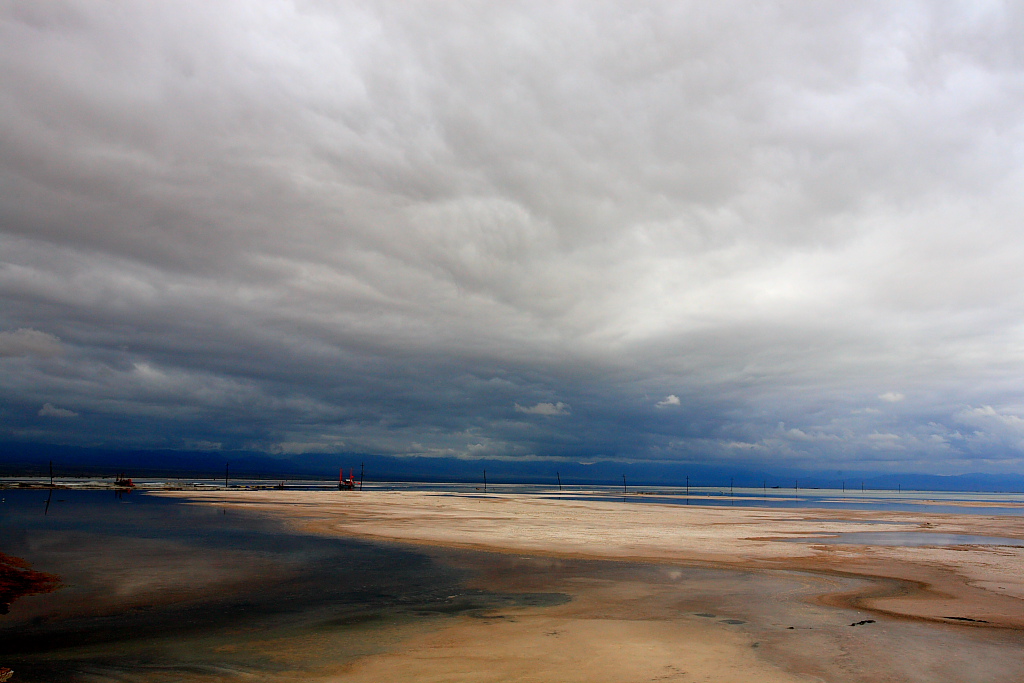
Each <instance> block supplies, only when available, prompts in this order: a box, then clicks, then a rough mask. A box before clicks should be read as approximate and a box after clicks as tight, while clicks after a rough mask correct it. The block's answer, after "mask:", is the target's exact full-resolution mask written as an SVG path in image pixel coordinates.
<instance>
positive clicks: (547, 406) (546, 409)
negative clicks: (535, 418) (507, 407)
mask: <svg viewBox="0 0 1024 683" xmlns="http://www.w3.org/2000/svg"><path fill="white" fill-rule="evenodd" d="M516 412H519V413H527V414H530V415H569V414H570V413H571V412H572V409H571V408H570V406H569V404H567V403H562V402H561V401H559V402H558V403H538V404H537V405H535V406H529V407H526V406H521V405H519V404H518V403H517V404H516Z"/></svg>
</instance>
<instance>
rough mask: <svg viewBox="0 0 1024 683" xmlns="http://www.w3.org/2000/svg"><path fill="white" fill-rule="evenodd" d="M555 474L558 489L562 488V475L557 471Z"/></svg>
mask: <svg viewBox="0 0 1024 683" xmlns="http://www.w3.org/2000/svg"><path fill="white" fill-rule="evenodd" d="M555 476H556V477H558V490H559V491H561V490H562V475H561V474H559V473H558V472H555Z"/></svg>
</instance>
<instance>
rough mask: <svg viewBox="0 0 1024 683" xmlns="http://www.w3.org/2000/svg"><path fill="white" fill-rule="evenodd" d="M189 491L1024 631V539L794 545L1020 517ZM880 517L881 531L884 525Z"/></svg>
mask: <svg viewBox="0 0 1024 683" xmlns="http://www.w3.org/2000/svg"><path fill="white" fill-rule="evenodd" d="M183 495H184V496H186V497H189V498H191V499H193V500H195V501H198V502H211V503H213V502H215V503H216V504H218V505H234V506H239V507H243V508H246V509H250V510H253V511H256V512H262V513H266V514H272V515H275V516H281V517H283V518H285V519H287V520H289V521H290V522H291V523H292V524H295V525H297V526H299V527H301V528H303V529H305V530H308V531H315V532H317V533H325V534H340V535H349V536H361V537H365V538H370V539H381V540H389V541H399V542H407V543H413V544H420V545H437V546H446V547H456V548H467V549H476V550H487V551H496V552H506V553H527V554H532V555H538V556H542V555H548V556H555V557H566V558H591V559H611V560H627V561H643V562H659V563H673V564H679V565H688V566H704V567H729V568H733V569H747V570H749V569H760V570H797V571H805V572H813V573H816V574H819V575H835V576H842V577H856V578H859V579H863V580H865V581H867V583H866V584H865V585H864V586H863V587H862V588H859V589H857V590H855V591H845V592H837V593H831V594H824V595H821V596H819V597H818V598H817V600H818V601H819V602H820V603H821V604H826V605H831V606H841V607H848V608H855V609H861V610H868V611H871V612H874V613H877V614H886V615H890V616H894V617H900V618H905V619H915V620H930V621H935V622H943V623H947V624H949V623H957V624H960V625H963V626H971V627H975V628H977V627H986V628H1001V629H1018V630H1024V548H1020V547H1009V546H980V545H975V546H947V547H942V546H936V547H883V546H866V545H864V546H859V545H827V544H814V543H813V542H812V543H793V542H788V541H791V540H792V539H794V538H811V537H814V536H820V535H822V534H835V533H841V532H844V531H854V530H856V531H868V530H885V531H928V532H938V533H953V534H974V535H981V536H1006V537H1012V538H1018V539H1020V538H1024V526H1022V524H1021V521H1020V520H1019V519H1017V518H1013V517H999V516H995V517H989V516H983V515H973V514H972V515H959V514H953V513H908V512H889V511H845V510H844V511H837V510H820V509H817V510H815V509H806V510H793V509H766V508H725V507H701V506H693V505H691V506H678V505H655V504H646V505H629V504H624V503H617V502H607V501H588V500H560V499H555V498H552V497H545V496H533V495H528V494H515V495H511V494H504V495H491V496H488V497H478V496H473V497H469V496H459V495H438V494H432V493H426V492H412V491H401V492H382V491H375V492H362V493H360V494H359V495H338V494H336V493H333V492H312V493H311V492H269V491H261V492H211V493H202V494H193V493H189V494H183ZM872 523H878V526H877V527H875V528H873V527H872ZM882 525H884V526H882Z"/></svg>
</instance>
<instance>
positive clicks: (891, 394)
mask: <svg viewBox="0 0 1024 683" xmlns="http://www.w3.org/2000/svg"><path fill="white" fill-rule="evenodd" d="M878 398H879V399H881V400H883V401H885V402H886V403H899V402H900V401H902V400H903V399H905V398H906V396H904V395H903V394H901V393H899V392H898V391H887V392H885V393H884V394H879V395H878Z"/></svg>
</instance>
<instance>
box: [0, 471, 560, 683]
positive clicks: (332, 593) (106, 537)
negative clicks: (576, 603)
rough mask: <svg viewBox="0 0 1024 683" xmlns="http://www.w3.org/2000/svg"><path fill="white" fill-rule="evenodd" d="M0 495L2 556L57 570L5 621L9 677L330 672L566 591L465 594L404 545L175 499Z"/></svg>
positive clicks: (444, 568) (456, 580) (460, 580)
mask: <svg viewBox="0 0 1024 683" xmlns="http://www.w3.org/2000/svg"><path fill="white" fill-rule="evenodd" d="M59 495H60V498H59V499H51V500H50V503H49V506H48V507H47V503H46V500H47V498H48V492H47V491H6V492H4V496H3V501H4V502H3V503H2V504H0V551H3V552H5V553H7V554H9V555H14V556H17V557H21V558H24V559H27V560H28V561H29V562H31V563H32V565H33V568H35V569H37V570H41V571H47V572H51V573H55V574H58V575H60V576H61V578H62V580H63V582H64V587H63V588H61V589H60V590H58V591H57V592H55V593H50V594H45V595H35V596H27V597H22V598H20V599H18V600H16V601H15V602H14V603H13V604H12V605H11V609H10V613H9V614H7V615H3V616H0V666H7V667H9V668H12V669H14V670H15V672H16V674H17V678H16V680H18V681H86V680H163V679H164V677H170V678H172V679H173V678H176V677H180V678H188V679H189V680H203V679H206V678H210V679H217V680H223V679H225V678H234V677H252V676H263V675H270V674H274V675H283V674H284V672H287V671H292V670H294V669H300V670H309V669H310V668H311V667H313V668H315V667H325V666H331V667H337V666H341V665H342V664H344V663H345V662H346V661H350V660H352V659H354V658H357V657H360V656H365V655H366V654H369V653H372V652H377V651H380V650H381V649H383V648H386V647H387V646H388V644H389V643H391V642H393V641H394V640H395V639H397V638H400V637H402V635H403V634H404V633H407V632H414V631H415V630H416V629H420V628H424V627H426V626H427V625H429V624H431V623H433V622H436V621H438V620H444V619H448V618H452V617H453V616H458V615H463V614H476V613H481V612H484V611H487V610H490V609H494V608H496V607H501V606H504V605H508V604H520V603H521V604H547V603H550V604H555V603H557V602H559V601H564V600H566V599H567V598H566V597H565V596H551V595H545V594H529V595H504V594H499V593H494V592H488V591H483V590H478V589H473V590H470V589H467V588H466V587H465V585H464V584H465V580H466V578H467V576H468V572H467V571H465V570H464V569H459V568H455V567H453V566H451V565H448V564H445V563H444V562H442V561H441V560H440V559H438V558H437V557H431V556H428V555H426V554H423V553H418V552H415V551H412V550H410V549H408V548H404V547H399V546H391V545H387V544H380V543H366V542H362V541H356V540H349V539H336V538H325V537H319V536H309V535H302V534H296V533H294V532H289V531H286V530H284V529H283V528H281V527H279V526H278V525H276V524H274V523H272V522H268V521H266V520H261V519H257V518H251V517H248V516H245V515H240V514H237V513H233V512H228V511H226V510H222V509H218V508H210V507H205V506H196V505H188V504H183V503H180V502H178V501H175V500H173V499H168V498H160V497H156V496H147V495H145V494H141V493H131V494H128V495H124V496H121V497H117V496H115V494H114V493H113V492H108V491H60V492H59Z"/></svg>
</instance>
